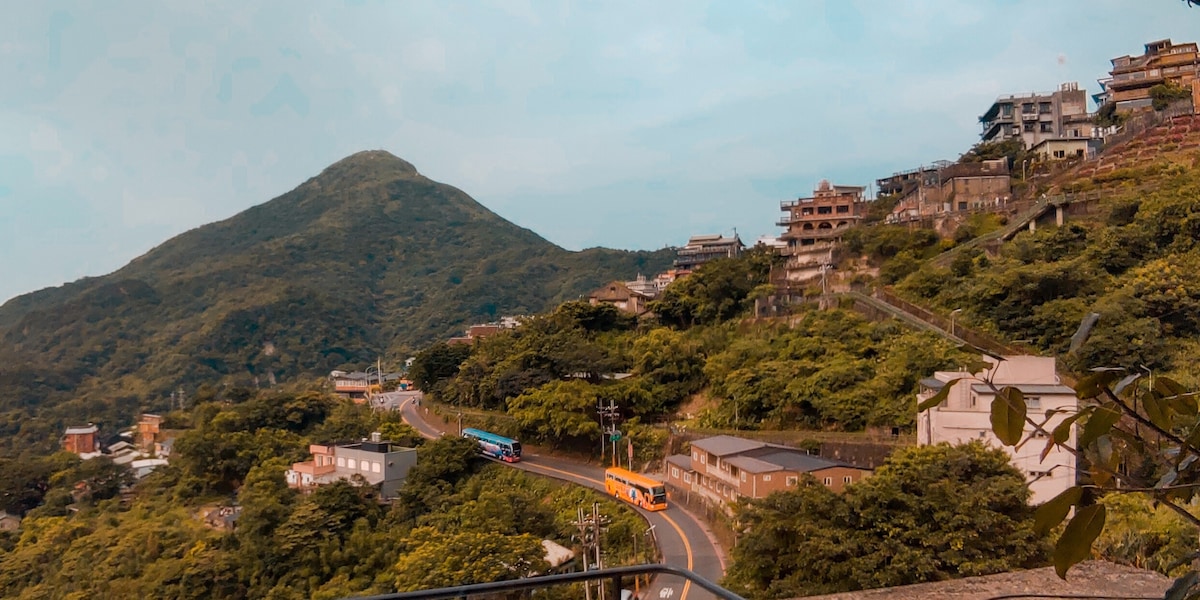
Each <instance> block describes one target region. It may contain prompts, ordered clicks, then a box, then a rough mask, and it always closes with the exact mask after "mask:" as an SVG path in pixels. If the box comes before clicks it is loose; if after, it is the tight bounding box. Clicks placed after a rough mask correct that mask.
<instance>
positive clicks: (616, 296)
mask: <svg viewBox="0 0 1200 600" xmlns="http://www.w3.org/2000/svg"><path fill="white" fill-rule="evenodd" d="M651 299H652V297H651V296H647V295H646V294H642V293H639V292H635V291H633V290H631V289H629V286H628V285H625V283H624V282H622V281H614V282H612V283H609V284H608V285H606V286H604V287H602V288H600V289H598V290H596V291H594V292H592V293H591V294H589V295H588V303H590V304H591V305H593V306H598V305H600V304H611V305H613V306H615V307H617V310H620V311H623V312H627V313H630V314H633V315H640V314H643V313H645V312H646V304H647V303H648V302H650V300H651Z"/></svg>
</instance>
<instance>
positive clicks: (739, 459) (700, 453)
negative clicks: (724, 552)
mask: <svg viewBox="0 0 1200 600" xmlns="http://www.w3.org/2000/svg"><path fill="white" fill-rule="evenodd" d="M691 446H692V448H691V454H690V455H682V454H677V455H674V456H669V457H667V460H666V463H667V464H666V468H667V481H666V483H667V485H669V486H671V487H672V488H674V490H675V491H676V492H677V493H678V492H683V493H687V494H697V495H699V496H700V497H701V498H703V499H705V500H707V501H710V502H714V503H718V504H719V503H722V502H734V501H736V500H738V499H740V498H765V497H767V496H768V495H770V494H771V493H772V492H778V491H782V490H786V489H788V488H790V487H794V486H795V485H796V484H797V483H799V481H800V477H801V476H803V475H806V474H807V475H812V476H813V477H815V478H816V479H817V481H819V482H821V483H823V484H824V485H825V486H826V487H828V488H830V489H832V490H834V491H839V492H840V491H842V490H844V489H845V487H846V485H848V484H851V483H855V482H858V481H861V480H862V479H863V478H864V477H866V476H868V475H870V473H871V470H870V469H863V468H859V467H854V466H851V465H848V464H845V463H841V462H836V461H832V460H827V459H824V458H821V457H819V456H813V455H810V454H809V453H808V452H806V451H804V450H800V449H797V448H789V447H787V446H781V445H779V444H768V443H766V442H760V441H756V440H748V439H745V438H739V437H733V436H728V435H719V436H716V437H711V438H705V439H701V440H695V441H693V442H692V444H691Z"/></svg>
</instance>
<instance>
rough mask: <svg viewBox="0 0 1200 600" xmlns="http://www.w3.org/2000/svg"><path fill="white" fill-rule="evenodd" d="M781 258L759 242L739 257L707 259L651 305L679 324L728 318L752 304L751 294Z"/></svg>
mask: <svg viewBox="0 0 1200 600" xmlns="http://www.w3.org/2000/svg"><path fill="white" fill-rule="evenodd" d="M777 258H778V257H777V256H776V255H775V253H774V252H773V251H771V250H769V249H766V248H760V247H757V246H756V247H754V248H751V249H750V250H747V251H746V252H745V253H743V254H742V255H741V256H739V257H737V258H721V259H717V260H714V261H711V262H707V263H704V264H703V265H701V266H700V268H699V269H697V270H696V272H695V273H692V274H691V275H688V276H687V277H684V278H683V279H680V280H678V281H676V282H675V283H672V284H671V285H669V286H667V289H666V290H664V291H663V293H662V295H661V296H660V297H659V298H658V299H657V300H654V301H652V302H650V305H649V308H650V310H651V311H652V312H653V313H654V314H656V315H658V317H659V319H660V320H661V321H662V322H663V323H666V324H668V325H673V326H675V327H681V328H686V327H692V326H694V325H702V324H710V323H719V322H722V321H727V320H729V319H732V318H733V317H735V316H737V315H739V314H741V313H742V312H744V311H746V310H747V309H749V308H750V306H751V304H752V303H753V299H752V298H751V294H752V293H753V292H754V291H755V290H756V289H757V288H758V287H759V286H761V285H763V284H766V283H767V280H768V278H769V276H770V273H771V266H772V264H773V263H774V261H775V260H777Z"/></svg>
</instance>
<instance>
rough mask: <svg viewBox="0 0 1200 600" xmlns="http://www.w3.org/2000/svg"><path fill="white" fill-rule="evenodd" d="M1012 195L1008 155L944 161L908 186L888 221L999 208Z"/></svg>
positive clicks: (897, 221)
mask: <svg viewBox="0 0 1200 600" xmlns="http://www.w3.org/2000/svg"><path fill="white" fill-rule="evenodd" d="M1085 141H1086V140H1085ZM1011 195H1012V177H1011V175H1010V174H1009V170H1008V160H1007V159H1003V158H998V159H995V160H985V161H980V162H972V163H944V164H943V165H942V166H941V167H940V168H939V169H938V170H937V171H935V172H933V173H931V174H929V175H927V176H924V177H922V178H921V179H920V180H919V181H918V182H916V184H915V185H911V186H905V188H904V194H903V195H902V196H901V197H900V199H899V200H898V201H897V202H896V206H895V207H894V208H893V209H892V214H890V215H888V218H887V221H888V222H889V223H903V222H907V221H915V220H918V219H922V218H926V217H933V216H937V215H939V214H944V213H953V212H961V211H967V210H977V209H995V208H996V207H999V206H1003V205H1004V204H1006V203H1007V202H1008V200H1009V198H1010V197H1011Z"/></svg>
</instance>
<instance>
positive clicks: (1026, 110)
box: [1021, 102, 1037, 115]
mask: <svg viewBox="0 0 1200 600" xmlns="http://www.w3.org/2000/svg"><path fill="white" fill-rule="evenodd" d="M1035 112H1037V109H1036V108H1034V106H1033V103H1032V102H1026V103H1024V104H1022V105H1021V114H1026V115H1032V114H1033V113H1035Z"/></svg>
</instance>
